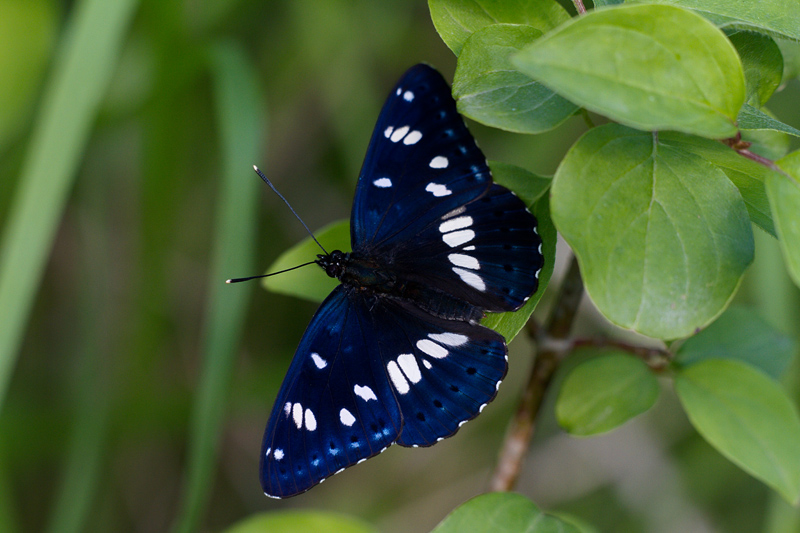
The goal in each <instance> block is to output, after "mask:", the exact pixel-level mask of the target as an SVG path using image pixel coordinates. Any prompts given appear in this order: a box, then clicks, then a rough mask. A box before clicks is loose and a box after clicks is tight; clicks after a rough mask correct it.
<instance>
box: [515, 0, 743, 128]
mask: <svg viewBox="0 0 800 533" xmlns="http://www.w3.org/2000/svg"><path fill="white" fill-rule="evenodd" d="M512 63H513V64H514V65H516V66H517V68H518V69H519V70H520V71H521V72H524V73H525V74H528V75H530V76H531V77H532V78H534V79H536V80H538V81H541V82H542V83H544V84H545V85H547V86H548V87H550V88H552V89H553V90H555V91H556V92H557V93H559V94H561V95H563V96H565V97H566V98H568V99H569V100H571V101H572V102H575V103H576V104H578V105H581V106H583V107H586V108H587V109H590V110H592V111H596V112H597V113H600V114H603V115H606V116H608V117H609V118H611V119H612V120H615V121H618V122H621V123H623V124H627V125H629V126H633V127H635V128H639V129H645V130H662V129H670V130H678V131H683V132H686V133H694V134H697V135H701V136H703V137H711V138H725V137H732V136H734V135H735V134H736V131H737V129H736V126H735V119H736V115H737V113H738V111H739V108H740V107H741V106H742V103H743V102H744V97H745V81H744V74H743V73H742V66H741V63H740V61H739V56H738V55H737V54H736V50H735V49H734V48H733V46H732V45H731V43H730V41H728V39H726V38H725V35H724V34H723V33H722V32H721V31H720V30H718V29H717V28H716V27H715V26H714V25H713V24H711V23H710V22H708V21H707V20H706V19H704V18H703V17H701V16H699V15H696V14H694V13H692V12H690V11H685V10H683V9H678V8H675V7H671V6H659V5H630V6H627V5H626V6H618V7H609V8H605V9H600V10H597V11H592V12H590V13H589V14H587V15H584V16H581V17H578V18H577V19H572V20H570V21H569V22H567V23H566V24H563V25H562V26H560V27H559V28H558V29H556V30H555V31H553V32H551V33H549V34H546V35H544V36H543V37H542V38H541V39H539V40H537V41H535V42H534V43H533V44H531V45H528V46H527V47H525V48H524V49H523V50H522V51H521V52H520V53H519V54H517V55H515V56H513V57H512Z"/></svg>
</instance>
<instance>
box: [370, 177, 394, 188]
mask: <svg viewBox="0 0 800 533" xmlns="http://www.w3.org/2000/svg"><path fill="white" fill-rule="evenodd" d="M372 184H373V185H374V186H376V187H378V188H380V189H386V188H387V187H391V186H392V180H390V179H389V178H378V179H376V180H375V181H373V182H372Z"/></svg>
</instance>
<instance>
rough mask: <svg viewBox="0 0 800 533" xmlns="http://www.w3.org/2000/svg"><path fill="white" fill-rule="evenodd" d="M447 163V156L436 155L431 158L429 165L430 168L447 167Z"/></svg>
mask: <svg viewBox="0 0 800 533" xmlns="http://www.w3.org/2000/svg"><path fill="white" fill-rule="evenodd" d="M449 164H450V162H449V161H448V160H447V158H446V157H445V156H443V155H437V156H436V157H434V158H433V159H431V162H430V167H431V168H447V165H449Z"/></svg>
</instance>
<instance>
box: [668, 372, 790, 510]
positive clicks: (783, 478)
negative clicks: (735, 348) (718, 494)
mask: <svg viewBox="0 0 800 533" xmlns="http://www.w3.org/2000/svg"><path fill="white" fill-rule="evenodd" d="M675 390H676V392H677V393H678V397H679V398H680V401H681V403H682V404H683V408H684V409H685V410H686V414H687V415H688V416H689V420H690V421H691V422H692V425H694V427H695V429H697V431H698V432H699V433H700V434H701V435H702V436H703V437H704V438H705V439H706V440H707V441H708V442H709V443H710V444H711V445H712V446H714V447H715V448H716V449H717V450H718V451H719V452H720V453H722V455H724V456H725V457H727V458H728V459H730V460H731V461H733V462H734V463H736V464H737V465H739V466H740V467H741V468H743V469H744V470H745V471H747V472H748V473H750V474H751V475H753V476H754V477H756V478H758V479H760V480H761V481H763V482H764V483H766V484H767V485H769V486H770V487H772V488H773V489H775V490H776V491H778V492H779V493H780V494H781V495H782V496H783V497H784V498H785V499H786V500H787V501H789V502H790V503H792V504H795V505H796V504H797V503H798V501H800V453H798V443H800V417H798V413H797V410H796V408H795V407H794V405H793V404H792V402H791V400H790V399H789V398H788V396H787V395H786V393H785V392H784V391H783V389H781V387H780V386H779V385H778V384H777V383H775V382H774V381H772V380H771V379H769V378H768V377H766V376H765V375H764V374H763V373H761V372H759V371H758V370H755V369H753V368H752V367H750V366H748V365H746V364H744V363H740V362H738V361H731V360H722V359H713V360H709V361H703V362H701V363H698V364H696V365H692V366H689V367H686V368H682V369H679V371H678V372H677V373H676V374H675Z"/></svg>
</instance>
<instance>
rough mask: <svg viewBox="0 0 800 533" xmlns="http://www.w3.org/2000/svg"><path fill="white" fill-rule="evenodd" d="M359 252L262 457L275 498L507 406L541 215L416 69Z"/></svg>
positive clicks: (390, 111)
mask: <svg viewBox="0 0 800 533" xmlns="http://www.w3.org/2000/svg"><path fill="white" fill-rule="evenodd" d="M350 224H351V227H350V231H351V242H352V247H353V251H352V252H351V253H349V254H347V253H342V252H340V251H334V252H332V253H331V254H328V255H319V256H318V259H317V261H316V262H317V263H318V264H319V265H320V266H321V267H322V268H324V269H325V271H326V272H327V273H328V275H329V276H331V277H335V278H338V279H339V280H340V281H341V285H339V286H338V287H337V288H336V289H335V290H334V291H333V292H332V293H331V294H330V295H329V296H328V298H327V299H326V300H325V301H324V302H323V303H322V305H321V306H320V308H319V310H318V311H317V313H316V314H315V315H314V318H313V319H312V320H311V324H309V326H308V329H307V330H306V332H305V334H304V335H303V339H302V340H301V341H300V346H299V347H298V348H297V352H296V353H295V356H294V359H293V360H292V364H291V366H290V367H289V371H288V373H287V374H286V378H285V379H284V381H283V385H282V386H281V389H280V392H279V393H278V398H277V400H276V402H275V406H274V407H273V410H272V415H271V416H270V419H269V423H268V424H267V429H266V432H265V434H264V443H263V445H262V450H261V452H262V453H261V485H262V486H263V488H264V492H265V494H266V495H267V496H271V497H275V498H285V497H289V496H294V495H296V494H299V493H301V492H304V491H306V490H308V489H310V488H311V487H313V486H314V485H316V484H317V483H320V482H322V481H323V480H325V479H326V478H327V477H329V476H331V475H333V474H335V473H337V472H340V471H342V470H343V469H345V468H347V467H348V466H351V465H353V464H356V463H360V462H362V461H364V460H366V459H368V458H370V457H372V456H374V455H377V454H379V453H381V452H382V451H383V450H385V449H386V448H387V447H388V446H390V445H391V444H393V443H395V442H397V443H398V444H400V445H401V446H430V445H432V444H435V443H436V442H437V441H440V440H442V439H444V438H446V437H449V436H451V435H453V434H454V433H455V432H456V431H458V428H460V427H461V426H462V425H463V424H464V423H465V422H466V421H468V420H470V419H471V418H474V417H475V416H477V415H478V413H480V412H481V410H482V409H483V408H484V407H485V406H486V404H487V403H489V402H490V401H491V400H492V399H493V398H494V397H495V394H497V389H498V387H499V386H500V382H501V381H502V379H503V377H504V376H505V373H506V368H507V355H506V354H507V349H506V343H505V340H504V339H503V337H502V336H501V335H500V334H498V333H496V332H495V331H492V330H491V329H488V328H485V327H483V326H481V325H480V324H479V320H480V319H481V318H482V317H483V315H484V312H485V311H491V312H500V311H513V310H516V309H519V308H520V307H521V306H522V305H523V304H524V303H525V301H527V300H528V298H530V296H531V294H533V292H534V291H535V290H536V288H537V285H538V275H539V270H540V269H541V267H542V262H543V259H542V255H541V239H540V238H539V235H538V234H537V232H536V219H535V218H534V217H533V215H531V214H530V212H528V210H527V209H526V207H525V205H524V204H523V202H522V201H521V200H519V199H518V198H517V197H516V196H515V195H514V193H512V192H511V191H509V190H508V189H506V188H504V187H501V186H500V185H497V184H494V183H493V182H492V176H491V173H490V171H489V167H488V165H487V163H486V159H485V158H484V156H483V153H482V152H481V151H480V149H479V148H478V147H477V146H476V144H475V141H474V140H473V138H472V136H471V135H470V133H469V131H467V128H466V126H465V125H464V122H463V120H462V118H461V117H460V116H459V114H458V112H457V111H456V106H455V102H454V101H453V98H452V96H451V95H450V88H449V87H448V86H447V83H446V82H445V81H444V79H443V78H442V76H441V75H440V74H439V73H438V72H436V71H435V70H434V69H433V68H431V67H429V66H427V65H417V66H415V67H412V68H411V69H410V70H409V71H408V72H406V73H405V75H403V77H402V78H401V79H400V81H399V82H398V84H397V86H396V87H395V88H394V90H393V91H392V92H391V94H390V95H389V98H388V99H387V101H386V103H385V104H384V106H383V110H382V111H381V114H380V117H378V123H377V124H376V126H375V131H374V132H373V134H372V140H371V141H370V144H369V148H368V149H367V156H366V158H365V160H364V166H363V168H362V170H361V174H360V176H359V178H358V184H357V185H356V194H355V200H354V202H353V211H352V215H351V221H350Z"/></svg>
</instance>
